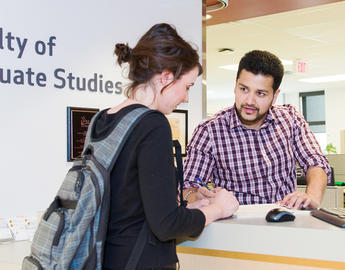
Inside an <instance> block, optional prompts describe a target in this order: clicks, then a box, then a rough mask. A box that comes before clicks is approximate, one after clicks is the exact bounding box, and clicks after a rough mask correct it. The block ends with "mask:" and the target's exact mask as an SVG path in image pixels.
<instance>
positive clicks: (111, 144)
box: [22, 108, 153, 270]
mask: <svg viewBox="0 0 345 270" xmlns="http://www.w3.org/2000/svg"><path fill="white" fill-rule="evenodd" d="M151 112H153V111H152V110H150V109H147V108H137V109H134V110H132V111H131V112H129V113H128V114H127V115H125V116H124V117H123V118H122V119H121V121H120V122H119V123H118V124H117V125H116V127H115V128H114V129H113V130H112V132H111V133H110V134H109V135H108V136H107V138H105V139H103V140H100V141H93V140H92V139H90V136H91V133H92V129H93V126H94V123H95V119H96V118H97V116H98V115H99V114H96V115H95V116H94V117H93V118H92V120H91V123H90V126H89V128H88V131H87V135H86V138H85V143H84V150H83V153H82V155H81V158H80V159H78V160H76V161H74V163H73V167H72V168H71V169H70V170H69V171H68V173H67V175H66V177H65V179H64V181H63V183H62V185H61V187H60V189H59V191H58V193H57V195H56V197H55V199H54V201H53V202H52V203H51V205H50V206H49V208H48V209H47V210H46V212H45V213H44V215H43V217H42V220H41V221H40V223H39V226H38V228H37V231H36V232H35V236H34V239H33V242H32V245H31V254H30V256H27V257H25V258H24V260H23V264H22V269H23V270H38V269H54V270H66V269H83V270H88V269H92V270H95V269H101V268H102V260H103V248H104V242H105V238H106V232H107V224H108V216H109V206H110V171H111V169H112V168H113V166H114V165H115V162H116V160H117V157H118V156H119V154H120V152H121V149H122V147H123V145H124V144H125V142H126V140H127V138H128V136H129V135H130V132H131V131H132V130H133V129H134V127H135V125H136V124H137V123H138V122H139V121H140V119H142V118H143V117H144V116H145V115H146V114H148V113H151ZM146 230H147V226H146V223H145V224H144V226H143V229H142V230H141V233H140V234H139V237H138V239H140V240H137V243H136V247H135V248H134V250H135V251H136V254H135V256H131V258H130V260H129V264H130V266H129V265H127V268H126V269H134V268H135V267H136V264H137V260H138V259H139V257H140V253H141V252H142V249H143V247H144V244H145V241H146V236H145V235H146V234H148V233H147V232H146ZM138 242H139V243H138ZM138 249H140V250H138ZM138 252H139V253H138ZM133 253H134V252H133ZM133 253H132V254H133ZM133 258H134V261H133Z"/></svg>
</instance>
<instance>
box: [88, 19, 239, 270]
mask: <svg viewBox="0 0 345 270" xmlns="http://www.w3.org/2000/svg"><path fill="white" fill-rule="evenodd" d="M115 54H116V55H117V62H118V63H119V65H120V66H121V65H122V64H123V63H128V78H129V80H130V81H131V83H130V84H129V85H128V87H127V89H126V92H125V94H126V96H127V99H126V100H124V101H123V102H122V103H121V104H119V105H117V106H115V107H113V108H110V109H106V110H104V111H102V112H101V113H100V115H99V117H98V118H97V120H96V122H95V129H94V131H93V134H92V138H93V139H95V140H101V139H102V138H103V137H104V136H106V135H107V134H108V133H109V132H110V131H111V130H112V129H113V128H114V126H116V125H117V123H118V122H119V120H120V119H121V118H122V117H123V116H124V115H126V114H127V113H129V112H131V111H133V110H135V109H137V108H142V107H144V108H146V107H147V108H149V109H151V110H154V112H153V113H150V114H147V115H145V116H144V117H143V118H142V119H141V120H140V122H139V123H138V124H137V125H136V126H135V128H134V129H133V131H132V133H131V135H130V136H129V138H128V139H127V141H126V143H125V144H124V147H123V149H122V152H121V153H120V155H119V157H118V160H117V162H116V164H115V165H114V168H113V169H112V171H111V183H110V186H111V192H110V193H111V195H110V202H111V204H110V215H109V222H108V231H107V238H106V243H105V249H104V259H103V269H105V270H107V269H118V270H120V269H121V270H123V269H126V266H127V263H128V262H129V260H130V259H129V258H130V256H131V254H132V251H133V249H134V247H135V245H136V243H137V239H138V238H140V237H139V235H140V234H143V235H144V237H143V239H145V240H144V243H143V245H144V246H143V251H142V254H134V255H132V257H131V258H133V257H134V258H137V259H138V264H137V266H136V268H135V269H156V270H158V269H176V263H177V262H178V258H177V255H176V242H175V239H176V238H180V237H197V236H198V235H200V234H201V232H202V231H203V228H204V227H205V226H206V225H208V224H210V223H211V222H213V221H215V220H217V219H220V218H225V217H229V216H231V215H232V214H233V213H234V212H235V211H236V210H237V208H238V202H237V200H236V198H235V197H234V195H233V194H232V193H231V192H228V191H226V190H225V189H218V190H216V191H215V193H214V198H212V199H211V200H210V201H209V200H201V201H198V202H196V203H195V204H194V205H188V206H187V207H184V206H183V205H179V203H178V202H177V200H176V198H177V188H176V187H177V184H176V176H175V167H174V159H173V158H174V157H173V146H172V135H171V130H170V125H169V122H168V120H167V118H166V117H165V116H164V114H169V113H171V112H172V111H173V110H174V109H176V107H177V106H178V105H179V104H180V103H182V102H187V101H188V91H189V89H190V88H191V87H192V86H193V85H194V82H195V80H196V78H197V77H198V76H199V75H200V74H201V73H202V67H201V65H200V63H199V57H198V53H197V51H196V50H195V49H193V48H192V46H191V45H190V44H189V43H187V42H186V41H185V40H183V39H182V38H181V37H180V36H179V35H178V33H177V32H176V30H175V29H174V28H173V27H172V26H171V25H168V24H164V23H163V24H157V25H154V26H153V27H152V28H151V29H150V30H148V32H146V33H145V34H144V35H143V36H142V37H141V39H140V40H139V41H138V43H137V45H136V46H135V47H134V48H133V49H131V48H130V47H129V46H128V45H127V44H116V47H115ZM191 208H194V209H191ZM144 224H146V225H144ZM145 226H147V232H144V233H141V232H142V231H143V230H142V228H144V227H145Z"/></svg>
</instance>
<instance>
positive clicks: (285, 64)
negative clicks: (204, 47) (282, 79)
mask: <svg viewBox="0 0 345 270" xmlns="http://www.w3.org/2000/svg"><path fill="white" fill-rule="evenodd" d="M280 61H282V64H283V66H288V65H292V64H293V61H291V60H285V59H280ZM219 68H222V69H228V70H233V71H237V69H238V64H234V65H226V66H220V67H219Z"/></svg>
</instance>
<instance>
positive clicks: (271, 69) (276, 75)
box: [236, 50, 284, 92]
mask: <svg viewBox="0 0 345 270" xmlns="http://www.w3.org/2000/svg"><path fill="white" fill-rule="evenodd" d="M243 69H245V70H247V71H249V72H251V73H254V74H255V75H257V74H262V75H265V76H267V75H270V76H272V77H273V85H272V87H273V90H274V92H275V91H277V89H278V88H279V85H280V83H281V81H282V79H283V75H284V67H283V64H282V62H281V61H280V59H279V58H278V57H277V56H275V55H274V54H272V53H270V52H267V51H259V50H254V51H250V52H248V53H246V54H245V55H244V56H243V57H242V59H241V61H240V64H239V66H238V71H237V76H236V79H238V77H239V76H240V73H241V71H242V70H243Z"/></svg>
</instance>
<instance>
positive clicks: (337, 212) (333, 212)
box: [310, 208, 345, 228]
mask: <svg viewBox="0 0 345 270" xmlns="http://www.w3.org/2000/svg"><path fill="white" fill-rule="evenodd" d="M310 214H311V215H312V216H313V217H316V218H318V219H321V220H323V221H326V222H328V223H331V224H333V225H335V226H338V227H341V228H345V209H344V208H319V209H315V210H312V211H311V212H310Z"/></svg>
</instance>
